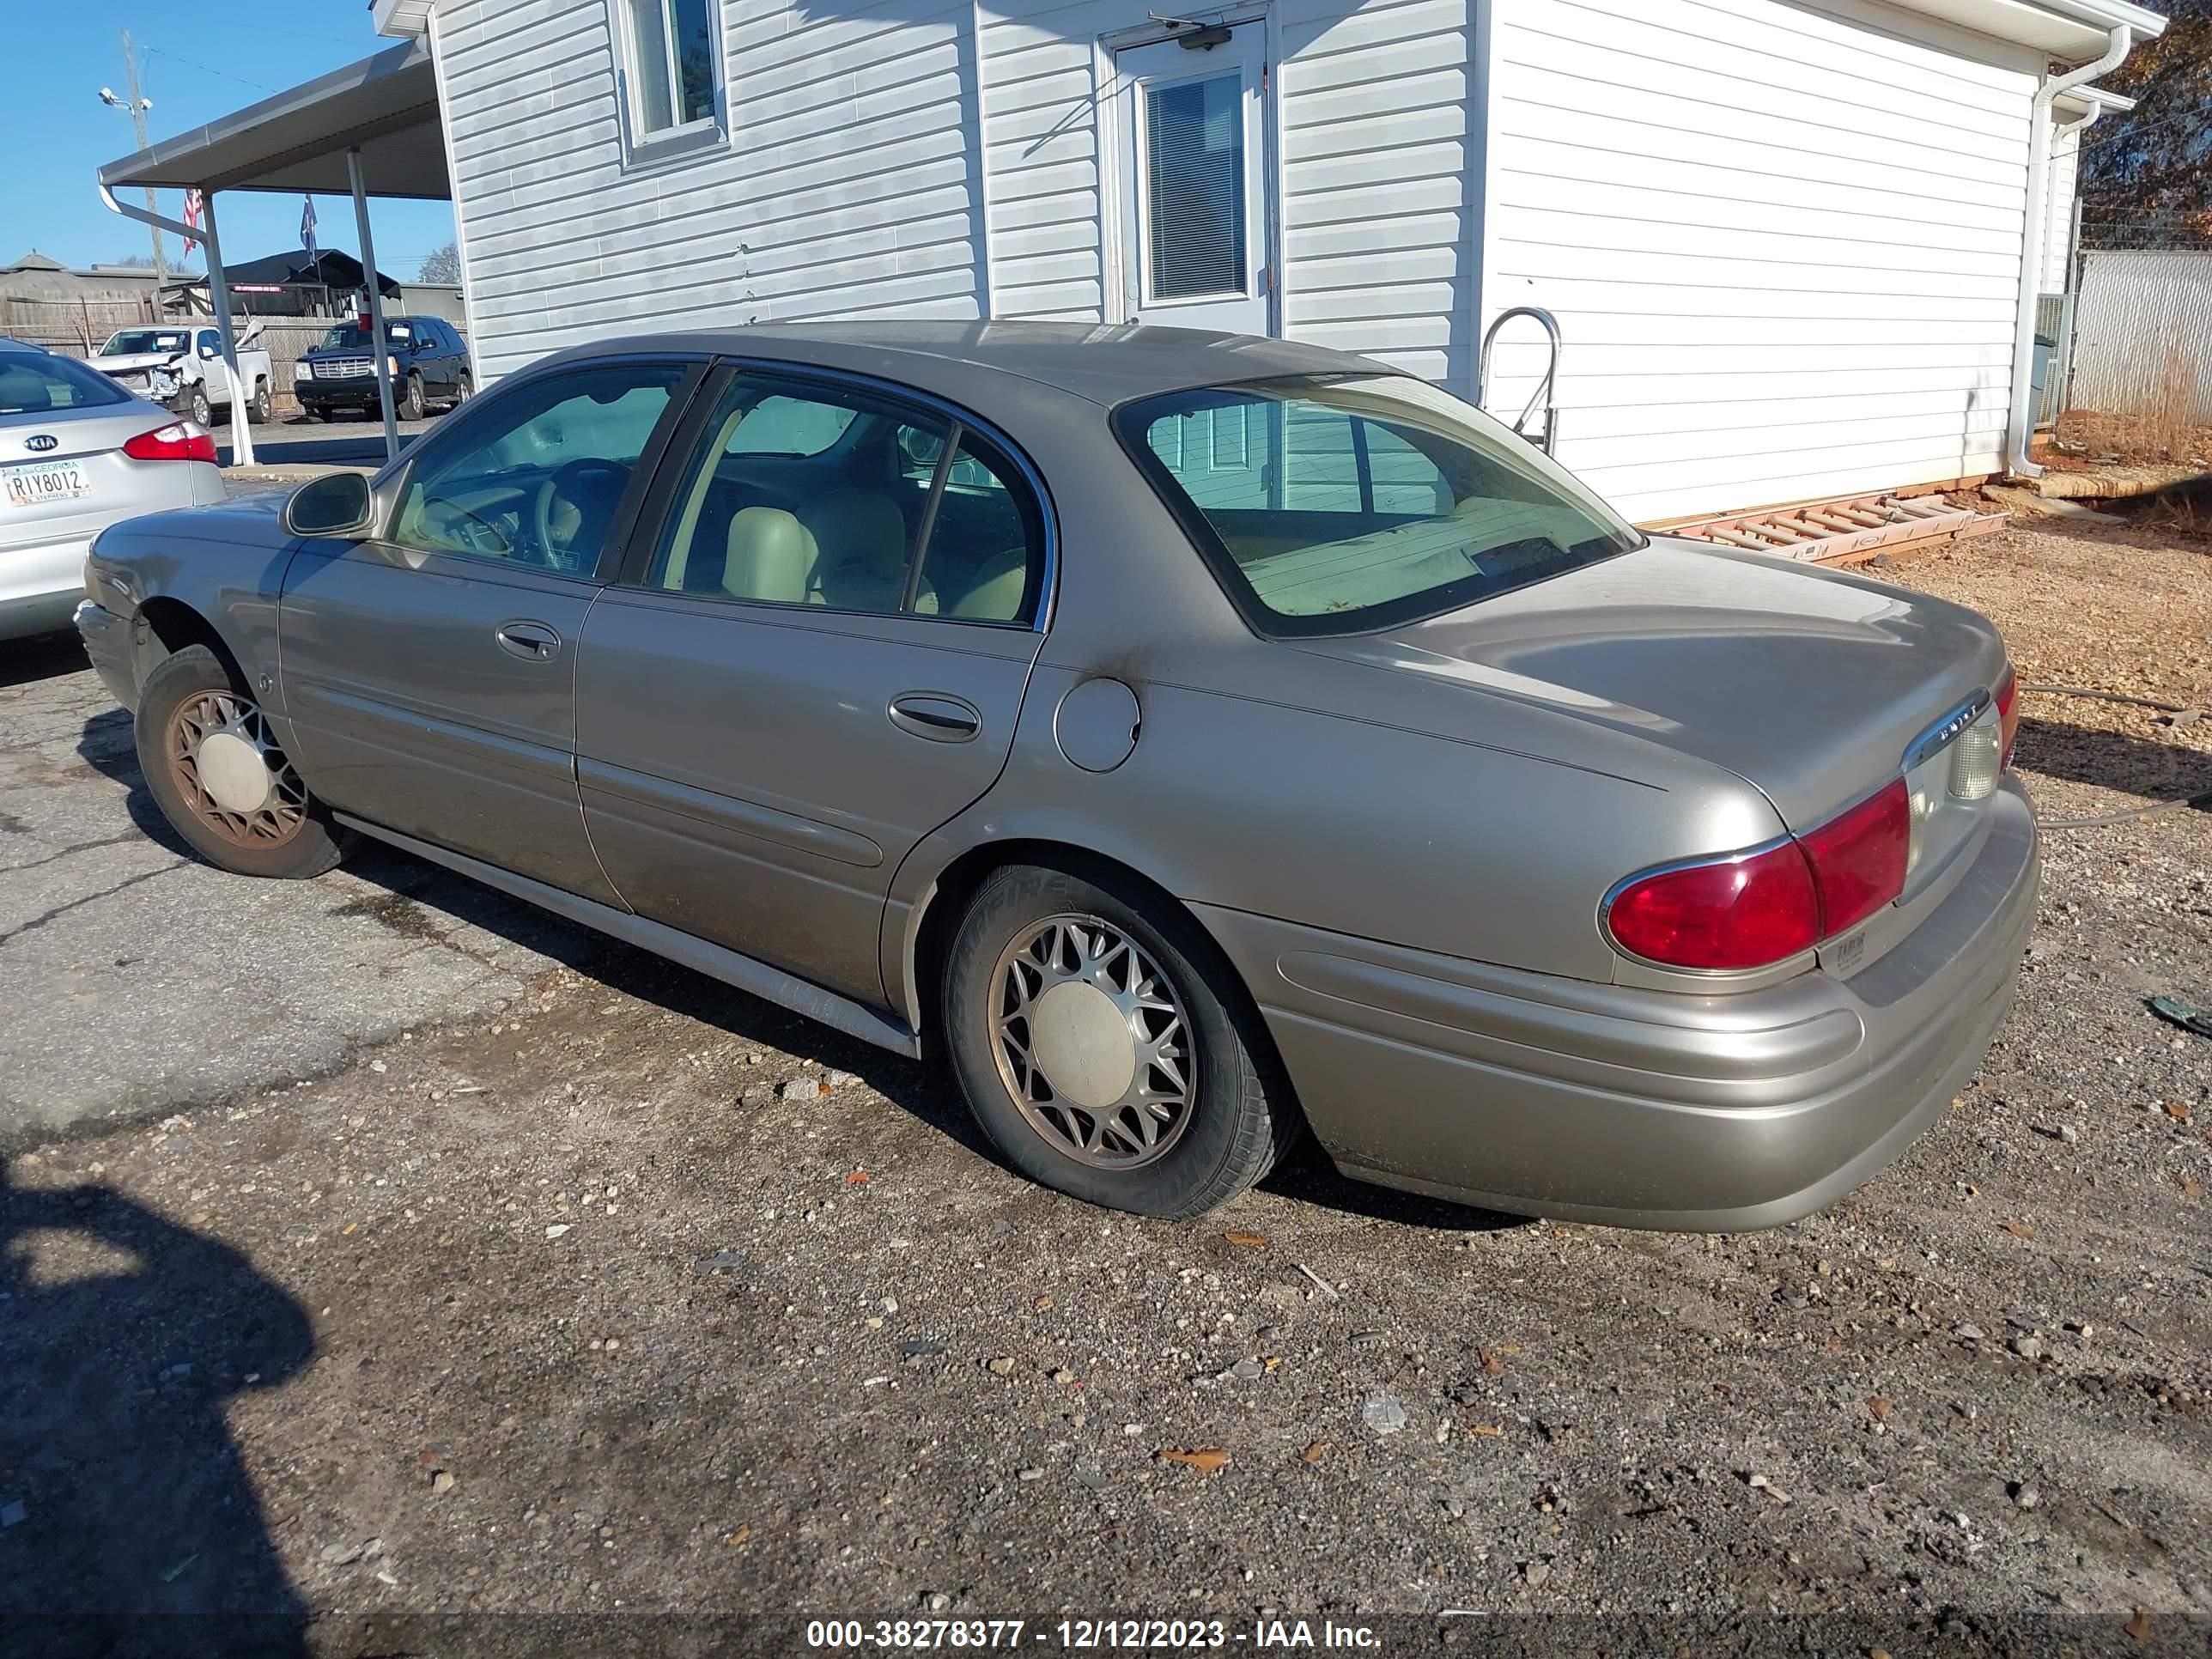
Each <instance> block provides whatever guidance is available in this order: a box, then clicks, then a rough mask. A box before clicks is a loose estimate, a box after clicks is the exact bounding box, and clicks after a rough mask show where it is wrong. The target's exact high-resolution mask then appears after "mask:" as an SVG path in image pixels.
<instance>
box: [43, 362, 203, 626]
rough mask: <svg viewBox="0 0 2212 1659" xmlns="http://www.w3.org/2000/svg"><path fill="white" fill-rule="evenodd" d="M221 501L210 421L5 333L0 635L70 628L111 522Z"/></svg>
mask: <svg viewBox="0 0 2212 1659" xmlns="http://www.w3.org/2000/svg"><path fill="white" fill-rule="evenodd" d="M222 498H223V491H222V473H221V472H219V471H217V470H216V455H215V440H214V439H213V438H212V437H211V436H210V435H209V434H208V433H207V432H206V430H205V429H204V428H200V427H197V426H194V425H192V424H191V422H187V421H180V420H179V419H178V418H177V416H174V415H172V414H171V413H169V411H168V410H166V409H163V408H161V406H160V405H159V404H149V403H148V402H147V401H146V400H145V399H144V398H135V397H133V396H131V393H129V392H125V390H124V389H123V388H122V387H120V386H117V385H116V384H115V382H114V381H112V380H109V379H108V377H107V376H106V375H105V374H100V373H99V372H98V371H97V370H94V369H90V368H86V367H85V366H84V365H83V364H82V363H80V362H76V361H75V360H74V359H72V358H68V357H63V356H56V355H55V354H53V353H52V352H47V351H42V350H40V349H39V348H38V347H36V346H28V345H23V344H21V343H18V342H16V341H14V340H0V640H12V639H21V638H23V637H25V636H27V635H33V634H44V633H49V632H51V631H52V630H53V629H60V628H67V627H68V626H69V624H70V616H71V614H72V613H73V612H74V611H76V605H77V601H78V600H79V599H82V598H83V597H84V556H85V554H86V553H87V552H88V550H90V549H91V546H92V538H94V536H95V535H97V534H98V533H99V532H100V531H102V530H105V529H106V527H107V526H109V525H112V524H113V523H115V522H116V521H117V520H120V519H128V518H131V517H133V516H135V515H136V514H138V513H159V512H161V511H162V510H163V509H164V508H167V507H190V506H191V505H193V504H194V503H195V502H204V501H221V500H222Z"/></svg>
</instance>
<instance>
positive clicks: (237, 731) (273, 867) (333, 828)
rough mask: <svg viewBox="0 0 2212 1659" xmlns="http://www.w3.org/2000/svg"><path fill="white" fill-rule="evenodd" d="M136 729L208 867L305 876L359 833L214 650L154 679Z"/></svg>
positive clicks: (333, 859)
mask: <svg viewBox="0 0 2212 1659" xmlns="http://www.w3.org/2000/svg"><path fill="white" fill-rule="evenodd" d="M136 735H137V748H138V767H139V770H140V771H141V772H143V774H144V775H145V779H146V787H147V789H148V791H149V793H151V794H152V795H153V797H154V801H155V805H158V806H159V807H160V808H161V816H162V817H165V818H167V819H168V821H169V827H170V828H171V829H174V830H175V831H176V832H177V833H178V834H179V836H183V837H184V838H185V841H186V842H190V843H191V848H192V850H193V851H195V852H197V854H199V855H200V856H201V857H202V858H204V859H205V860H207V861H208V862H209V863H210V864H212V865H215V866H216V867H217V868H219V869H223V870H228V871H231V872H234V873H236V874H238V875H241V876H270V877H276V878H289V879H294V880H298V879H303V878H307V877H310V876H319V875H321V874H322V873H323V872H325V871H326V870H328V869H330V868H331V867H332V866H335V865H336V864H337V862H338V860H340V859H342V858H343V857H344V856H345V854H346V850H347V848H348V846H349V844H350V841H351V837H350V836H349V834H348V833H347V831H345V830H344V829H342V828H341V827H339V826H338V825H337V824H336V823H332V822H331V818H330V815H329V813H328V812H327V811H325V810H324V808H323V806H322V805H321V804H320V803H319V802H318V801H317V800H316V799H315V798H314V797H313V795H312V794H310V793H308V790H307V785H306V784H305V783H304V782H303V781H301V777H300V775H299V773H298V772H297V771H296V770H295V769H294V768H293V765H292V763H291V759H290V757H289V756H287V755H286V754H285V753H284V751H283V750H282V749H280V748H278V747H277V746H276V742H275V739H274V737H273V735H272V733H271V732H270V729H269V723H268V720H267V717H266V716H265V715H264V714H263V713H262V711H261V706H260V704H259V703H258V702H255V701H254V699H253V698H252V696H250V695H248V694H247V692H246V688H245V687H243V686H241V685H240V684H237V683H236V681H235V680H234V679H233V678H232V677H231V674H230V671H229V670H228V668H226V667H225V666H224V665H223V662H222V659H221V658H220V657H218V656H216V653H214V652H213V651H211V650H210V649H209V648H208V647H206V646H204V645H188V646H186V647H185V648H184V649H183V650H181V651H179V652H176V653H174V654H173V655H171V656H169V657H167V658H166V659H163V661H162V662H161V665H160V666H158V667H157V668H155V670H154V671H153V672H152V673H150V674H149V675H148V676H147V677H146V684H145V685H144V686H143V688H142V689H141V690H140V692H139V696H138V715H137V732H136Z"/></svg>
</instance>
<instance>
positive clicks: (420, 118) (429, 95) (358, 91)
mask: <svg viewBox="0 0 2212 1659" xmlns="http://www.w3.org/2000/svg"><path fill="white" fill-rule="evenodd" d="M99 177H100V195H101V196H102V197H104V198H105V199H106V202H107V204H108V205H109V206H110V207H112V208H113V209H114V210H116V211H117V212H118V213H121V214H124V215H125V216H128V217H131V218H133V219H137V220H141V221H143V222H146V223H149V224H152V225H155V226H157V227H159V228H161V229H163V230H166V231H168V232H170V233H172V234H175V235H178V236H186V237H190V238H191V240H195V241H202V242H204V243H206V244H207V251H208V277H209V288H210V297H211V298H212V299H213V301H214V302H215V312H216V325H217V326H218V327H219V328H221V330H222V349H223V361H224V363H225V365H226V367H227V368H228V370H229V372H230V374H231V376H232V386H233V394H232V398H231V433H232V451H233V453H234V456H235V457H236V459H239V460H241V461H251V460H252V459H253V440H252V435H251V433H250V432H249V431H248V430H247V426H246V414H245V407H246V406H245V400H244V398H241V397H240V396H239V395H238V381H237V374H238V356H237V344H236V342H235V341H234V339H233V337H232V332H231V324H230V294H229V290H228V287H227V286H226V285H225V284H224V283H223V280H222V243H221V242H220V241H219V240H217V237H216V216H215V198H216V193H217V192H218V191H226V190H258V191H280V192H290V191H301V192H307V191H318V192H323V193H327V194H330V195H340V194H349V195H351V196H352V197H353V205H354V216H355V219H356V223H357V224H358V227H359V229H360V233H361V252H362V264H364V265H366V266H368V267H369V268H370V269H372V270H374V268H375V264H376V248H375V245H374V242H373V241H372V240H371V238H370V235H369V226H368V198H369V197H371V196H395V197H408V198H411V199H414V200H417V201H451V200H452V199H453V181H452V179H451V177H450V175H449V174H448V173H447V167H446V135H445V128H444V125H443V124H442V123H441V121H440V119H439V117H438V80H437V73H436V70H435V68H434V66H433V65H432V63H431V59H430V51H429V47H428V43H427V42H425V41H422V40H410V41H407V42H405V43H404V44H402V45H399V46H390V47H387V48H386V49H385V50H384V51H382V52H378V53H376V54H375V55H374V57H370V58H362V60H361V61H360V62H359V63H357V64H347V65H346V66H345V67H344V68H343V69H337V70H331V72H330V73H329V74H327V75H322V76H317V77H316V78H315V79H313V80H312V81H309V82H305V83H304V84H302V85H300V86H296V87H294V88H291V89H290V90H289V91H288V92H280V93H278V94H276V95H275V96H274V97H270V98H264V99H263V100H261V101H260V102H259V103H258V104H251V105H248V106H246V108H244V109H242V110H239V111H237V112H235V113H234V114H230V115H226V116H224V117H222V118H221V119H220V120H216V121H210V122H209V123H207V124H206V125H204V126H201V127H197V128H195V129H194V130H192V131H189V132H183V133H179V134H178V135H177V136H176V137H173V138H165V139H163V140H162V141H161V143H158V144H155V145H154V146H152V147H151V148H150V149H142V150H140V151H139V152H138V153H137V155H126V156H125V157H124V158H123V159H122V160H121V161H110V162H109V163H108V164H107V165H106V167H102V168H100V175H99ZM157 186H158V187H161V188H165V189H171V190H197V191H201V192H202V193H203V195H204V197H205V201H206V215H205V222H204V224H203V225H202V226H201V227H200V228H198V229H197V230H195V229H192V228H191V227H189V226H186V225H183V224H180V223H179V222H177V221H175V220H173V219H168V218H165V217H163V216H161V215H160V214H158V213H155V211H154V210H153V209H152V206H151V200H152V191H153V189H154V188H155V187H157ZM140 187H143V188H145V189H146V190H147V191H148V202H149V205H148V206H146V207H144V208H138V207H133V206H130V205H127V204H125V203H123V202H121V201H119V200H118V199H117V197H116V195H115V192H116V191H118V190H122V189H125V188H132V189H137V188H140ZM369 309H370V313H371V314H372V317H373V319H374V327H375V330H376V337H377V338H378V339H379V340H381V339H382V338H383V337H384V302H383V297H382V296H381V295H379V294H378V293H377V292H376V291H375V289H374V286H372V287H371V289H370V291H369ZM375 362H376V381H377V391H378V394H379V396H380V398H381V400H382V403H383V405H384V441H385V447H386V452H387V453H391V454H394V455H396V454H398V453H399V436H398V426H397V423H396V422H394V421H393V419H392V376H391V374H390V370H389V368H388V366H387V364H386V354H385V353H383V352H381V351H379V352H377V353H376V354H375Z"/></svg>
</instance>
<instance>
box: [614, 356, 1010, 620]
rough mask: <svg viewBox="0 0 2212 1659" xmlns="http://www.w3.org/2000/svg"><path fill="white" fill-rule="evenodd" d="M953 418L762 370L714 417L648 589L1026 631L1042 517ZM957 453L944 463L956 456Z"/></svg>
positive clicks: (747, 377)
mask: <svg viewBox="0 0 2212 1659" xmlns="http://www.w3.org/2000/svg"><path fill="white" fill-rule="evenodd" d="M955 428H956V422H953V421H952V420H951V419H950V418H949V417H946V416H939V415H936V414H934V413H931V412H928V411H925V410H917V409H914V408H912V407H909V406H908V405H907V404H905V403H903V402H902V401H901V400H899V399H897V398H891V397H888V396H885V395H883V394H880V393H878V392H872V391H870V390H866V389H864V388H860V387H848V386H828V385H815V384H812V383H809V382H802V381H796V380H787V379H785V378H783V377H781V376H779V375H775V374H739V375H738V377H737V378H736V379H735V380H732V382H731V384H730V386H729V389H728V390H727V391H726V392H725V393H724V394H723V396H722V398H721V400H720V404H719V405H718V406H717V407H716V409H715V410H714V413H713V414H712V415H711V416H709V417H708V423H707V428H706V437H705V440H704V441H703V442H702V445H701V447H700V450H699V453H697V454H696V456H695V457H694V459H693V460H692V463H691V466H690V471H689V474H688V476H687V477H686V478H685V480H684V486H683V489H681V491H680V492H679V493H678V496H677V498H676V499H677V503H678V505H677V507H676V509H675V511H674V512H673V513H671V516H670V519H669V523H668V528H667V531H666V532H665V534H664V536H663V537H662V538H661V543H660V545H659V548H658V549H657V550H656V551H655V554H654V556H653V562H652V564H651V566H650V567H649V568H647V572H646V576H645V585H646V586H648V587H654V588H659V589H661V590H662V591H664V592H680V593H693V594H698V595H701V596H703V597H707V598H711V599H739V600H744V601H748V602H750V603H754V604H764V605H818V606H821V607H823V608H825V609H828V610H832V611H859V612H873V613H877V614H883V615H890V614H898V613H906V614H909V615H915V616H931V617H948V618H952V619H956V620H960V621H968V622H993V623H1018V622H1026V621H1028V620H1029V618H1030V617H1031V616H1033V615H1034V614H1035V611H1036V588H1037V586H1039V584H1040V581H1041V579H1042V539H1043V538H1042V519H1041V517H1040V514H1039V513H1038V510H1037V508H1036V504H1035V502H1034V501H1032V500H1031V499H1030V495H1029V494H1028V492H1027V490H1026V489H1019V488H1017V487H1016V486H1015V485H1013V484H1012V483H1010V480H1012V479H1014V478H1016V477H1017V476H1018V475H1017V474H1016V473H1015V471H1014V469H1013V468H1012V465H1010V464H1009V463H1008V462H1007V461H1006V459H1005V458H1004V457H1003V456H1001V455H1000V454H999V453H998V452H997V451H996V450H995V449H994V447H992V446H991V445H990V444H989V443H988V442H987V441H985V440H983V439H982V438H981V436H980V435H975V434H972V433H969V432H967V431H966V430H965V429H964V428H963V429H961V430H959V431H957V432H956V429H955ZM948 446H950V447H951V455H950V457H949V458H948V457H947V454H946V450H947V447H948Z"/></svg>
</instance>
